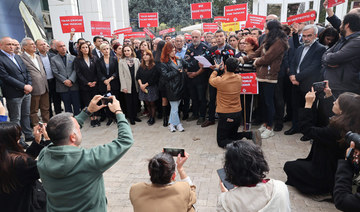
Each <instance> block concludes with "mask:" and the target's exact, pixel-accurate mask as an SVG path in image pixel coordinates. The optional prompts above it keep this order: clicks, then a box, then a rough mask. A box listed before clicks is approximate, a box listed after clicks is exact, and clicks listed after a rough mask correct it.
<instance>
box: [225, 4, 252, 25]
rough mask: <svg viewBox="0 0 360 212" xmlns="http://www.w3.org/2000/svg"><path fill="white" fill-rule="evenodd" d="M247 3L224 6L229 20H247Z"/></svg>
mask: <svg viewBox="0 0 360 212" xmlns="http://www.w3.org/2000/svg"><path fill="white" fill-rule="evenodd" d="M246 15H247V4H236V5H230V6H225V7H224V16H225V17H226V21H227V22H237V21H246Z"/></svg>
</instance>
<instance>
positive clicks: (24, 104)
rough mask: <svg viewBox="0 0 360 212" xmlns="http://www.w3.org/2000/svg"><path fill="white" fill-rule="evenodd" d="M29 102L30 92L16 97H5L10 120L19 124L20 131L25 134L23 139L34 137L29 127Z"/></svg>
mask: <svg viewBox="0 0 360 212" xmlns="http://www.w3.org/2000/svg"><path fill="white" fill-rule="evenodd" d="M30 103H31V95H30V94H25V95H24V96H22V97H18V98H7V99H6V107H7V109H8V111H9V119H10V122H13V123H16V124H18V125H19V126H21V129H22V132H23V133H24V135H25V140H30V139H32V138H34V136H33V133H32V129H31V127H30Z"/></svg>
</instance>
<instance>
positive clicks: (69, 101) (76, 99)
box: [60, 91, 80, 116]
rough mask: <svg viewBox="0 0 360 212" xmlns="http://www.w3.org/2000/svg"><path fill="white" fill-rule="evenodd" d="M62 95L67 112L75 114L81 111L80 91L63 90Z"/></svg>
mask: <svg viewBox="0 0 360 212" xmlns="http://www.w3.org/2000/svg"><path fill="white" fill-rule="evenodd" d="M60 96H61V100H62V101H63V102H64V106H65V112H69V113H73V114H74V115H75V116H76V115H77V114H79V113H80V96H79V91H68V92H61V93H60ZM71 106H72V107H71Z"/></svg>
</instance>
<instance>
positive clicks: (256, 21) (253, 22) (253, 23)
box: [245, 14, 266, 29]
mask: <svg viewBox="0 0 360 212" xmlns="http://www.w3.org/2000/svg"><path fill="white" fill-rule="evenodd" d="M265 20H266V16H262V15H253V14H249V15H248V19H247V21H246V25H245V26H246V27H247V28H259V29H264V24H265Z"/></svg>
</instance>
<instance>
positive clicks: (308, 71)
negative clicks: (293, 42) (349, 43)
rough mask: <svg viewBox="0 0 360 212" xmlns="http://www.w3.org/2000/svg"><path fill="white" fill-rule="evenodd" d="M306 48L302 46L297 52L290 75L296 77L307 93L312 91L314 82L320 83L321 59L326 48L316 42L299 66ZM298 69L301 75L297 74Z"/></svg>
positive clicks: (303, 90) (291, 65)
mask: <svg viewBox="0 0 360 212" xmlns="http://www.w3.org/2000/svg"><path fill="white" fill-rule="evenodd" d="M304 47H305V46H304V45H302V46H300V47H299V48H297V49H296V50H295V55H294V58H293V60H292V62H291V63H290V75H295V78H296V80H297V81H298V82H299V83H300V85H299V86H300V89H301V91H302V92H304V93H306V92H308V91H310V90H311V86H312V84H313V83H314V82H317V81H320V70H321V57H322V55H323V54H324V52H325V51H326V48H325V46H323V45H321V44H320V43H319V42H318V41H315V42H314V43H313V45H312V46H311V47H310V49H309V50H308V52H307V53H306V55H305V56H304V58H303V60H302V61H301V64H299V63H300V59H301V55H302V52H303V50H304ZM299 66H300V67H299ZM298 67H299V73H297V68H298Z"/></svg>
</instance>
